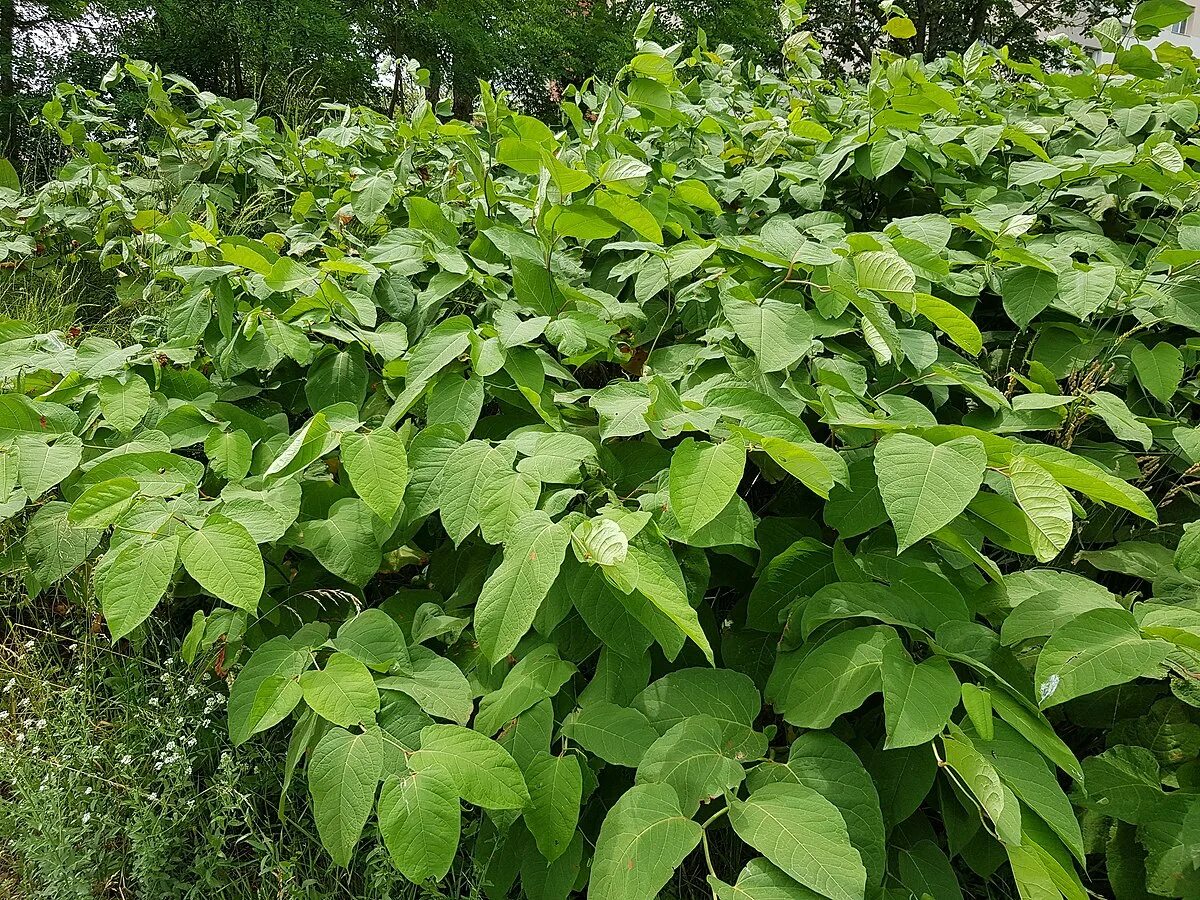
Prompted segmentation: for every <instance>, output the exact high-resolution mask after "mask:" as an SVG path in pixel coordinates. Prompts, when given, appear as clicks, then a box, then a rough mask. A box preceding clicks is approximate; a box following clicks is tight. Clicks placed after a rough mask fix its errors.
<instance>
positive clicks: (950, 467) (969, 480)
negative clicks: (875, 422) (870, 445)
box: [875, 434, 987, 550]
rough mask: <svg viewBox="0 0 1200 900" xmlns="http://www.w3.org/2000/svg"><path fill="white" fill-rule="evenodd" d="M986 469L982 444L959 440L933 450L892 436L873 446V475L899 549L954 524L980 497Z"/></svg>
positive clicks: (907, 436) (914, 439)
mask: <svg viewBox="0 0 1200 900" xmlns="http://www.w3.org/2000/svg"><path fill="white" fill-rule="evenodd" d="M986 466H987V453H986V451H985V450H984V446H983V444H982V443H981V442H980V441H979V440H978V439H977V438H973V437H961V438H955V439H954V440H951V441H947V442H946V443H944V444H938V445H934V444H931V443H929V441H926V440H925V439H924V438H919V437H917V436H916V435H911V434H890V435H888V436H886V437H884V438H883V439H882V440H881V441H880V442H879V443H878V444H877V445H876V447H875V473H876V475H877V476H878V478H879V492H880V494H881V496H882V497H883V505H884V508H885V509H887V513H888V516H889V518H891V520H892V524H893V525H894V526H895V527H896V539H897V542H898V544H899V549H900V550H904V549H906V548H908V547H911V546H912V545H913V544H915V543H916V542H917V541H919V540H920V539H921V538H923V537H927V536H928V535H930V534H933V533H934V532H935V531H938V530H939V529H941V528H942V527H943V526H945V525H948V524H949V523H950V522H951V521H953V520H954V519H955V518H956V517H957V516H958V515H959V513H961V512H962V511H963V510H964V509H966V507H967V504H968V503H970V502H971V498H973V497H974V496H975V495H976V494H977V493H978V492H979V486H980V485H981V484H982V483H983V473H984V469H985V467H986Z"/></svg>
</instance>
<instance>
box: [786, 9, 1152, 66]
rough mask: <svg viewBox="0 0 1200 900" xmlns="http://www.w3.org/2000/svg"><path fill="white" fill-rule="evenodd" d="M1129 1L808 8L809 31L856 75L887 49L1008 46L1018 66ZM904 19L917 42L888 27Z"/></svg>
mask: <svg viewBox="0 0 1200 900" xmlns="http://www.w3.org/2000/svg"><path fill="white" fill-rule="evenodd" d="M1131 5H1132V4H1131V3H1130V2H1129V0H1034V2H1030V3H1027V4H1025V3H1014V2H1012V0H914V2H913V3H911V4H908V3H905V4H904V5H903V7H899V6H894V5H891V4H888V3H879V2H877V0H810V2H809V3H808V4H807V5H806V8H805V11H806V13H807V15H808V17H809V26H810V27H811V28H812V30H813V33H814V34H815V35H816V37H817V38H818V40H820V41H821V43H822V45H823V46H824V49H825V52H826V54H827V55H828V56H829V57H830V58H832V59H836V60H840V61H841V62H842V63H843V64H844V65H846V66H847V67H848V68H851V69H857V68H861V67H863V66H865V65H866V64H867V63H868V62H870V59H871V53H872V51H873V50H874V49H876V48H878V47H887V48H889V49H892V50H895V51H897V52H899V53H919V54H921V55H922V56H924V58H925V59H934V58H935V57H938V56H944V55H945V54H946V53H950V52H956V53H961V52H962V51H963V50H965V49H966V48H967V47H970V46H971V45H972V44H973V43H975V42H976V41H981V42H983V43H986V44H989V45H991V46H993V47H1003V46H1005V45H1007V46H1008V48H1009V50H1010V52H1011V53H1012V54H1013V55H1014V56H1015V57H1017V58H1021V59H1027V58H1029V57H1031V56H1042V57H1043V58H1046V57H1054V56H1055V55H1056V51H1055V49H1054V48H1053V47H1051V46H1049V45H1048V44H1047V43H1046V36H1047V35H1049V34H1052V33H1054V32H1059V31H1062V30H1063V29H1064V28H1081V29H1083V30H1086V29H1087V28H1088V27H1090V26H1091V25H1094V24H1095V23H1096V22H1098V21H1100V20H1101V19H1103V18H1105V17H1107V16H1111V15H1118V14H1121V13H1124V12H1127V11H1128V10H1129V8H1130V6H1131ZM901 9H902V12H903V14H904V15H907V17H908V18H909V19H911V20H912V23H913V26H914V28H915V32H916V33H915V34H914V35H913V36H912V37H910V38H903V37H892V36H890V35H888V34H887V33H886V32H885V31H884V30H883V26H884V25H885V24H886V23H887V21H888V20H889V19H891V18H893V17H895V16H896V15H897V14H898V13H900V11H901Z"/></svg>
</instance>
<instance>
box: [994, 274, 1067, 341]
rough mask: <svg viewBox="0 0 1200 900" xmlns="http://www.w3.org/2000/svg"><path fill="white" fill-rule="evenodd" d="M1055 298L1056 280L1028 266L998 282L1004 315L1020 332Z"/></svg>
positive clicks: (1051, 275)
mask: <svg viewBox="0 0 1200 900" xmlns="http://www.w3.org/2000/svg"><path fill="white" fill-rule="evenodd" d="M1057 294H1058V276H1057V275H1056V274H1055V273H1053V272H1046V271H1044V270H1042V269H1035V268H1033V267H1032V266H1020V267H1018V268H1016V269H1012V270H1011V271H1009V272H1007V273H1005V275H1004V277H1003V278H1002V280H1001V282H1000V296H1001V297H1003V298H1004V311H1005V312H1007V313H1008V317H1009V318H1010V319H1012V320H1013V321H1014V322H1016V323H1017V325H1019V326H1020V327H1021V328H1025V327H1026V326H1028V325H1029V323H1030V322H1032V321H1033V320H1034V318H1035V317H1036V316H1037V315H1038V313H1040V312H1041V311H1042V310H1044V309H1045V308H1046V307H1047V306H1049V305H1050V304H1051V302H1053V300H1054V298H1055V296H1056V295H1057Z"/></svg>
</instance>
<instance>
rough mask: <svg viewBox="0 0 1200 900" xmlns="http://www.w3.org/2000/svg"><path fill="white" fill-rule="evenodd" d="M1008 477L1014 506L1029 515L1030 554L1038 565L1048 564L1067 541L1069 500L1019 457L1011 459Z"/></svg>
mask: <svg viewBox="0 0 1200 900" xmlns="http://www.w3.org/2000/svg"><path fill="white" fill-rule="evenodd" d="M1008 477H1009V478H1010V479H1011V481H1012V489H1013V496H1014V497H1016V500H1017V504H1018V505H1019V506H1020V507H1021V509H1023V510H1024V511H1025V514H1026V515H1027V516H1029V521H1030V523H1031V527H1030V528H1029V529H1028V534H1029V539H1030V544H1031V545H1032V547H1033V552H1034V555H1035V556H1036V557H1037V559H1038V562H1049V561H1050V560H1052V559H1054V557H1056V556H1058V554H1059V553H1061V552H1062V551H1063V549H1064V548H1065V547H1066V546H1067V543H1068V542H1069V541H1070V540H1071V530H1072V527H1073V518H1072V513H1071V497H1070V495H1069V494H1068V493H1067V490H1066V488H1064V487H1063V486H1062V485H1061V484H1059V483H1058V482H1057V481H1055V480H1054V477H1053V476H1052V475H1051V474H1050V473H1049V472H1047V471H1046V470H1045V469H1043V468H1042V467H1041V466H1039V465H1038V464H1037V463H1036V462H1033V461H1031V460H1029V459H1026V458H1025V457H1022V456H1014V457H1013V461H1012V463H1011V464H1010V465H1009V467H1008Z"/></svg>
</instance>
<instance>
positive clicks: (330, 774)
mask: <svg viewBox="0 0 1200 900" xmlns="http://www.w3.org/2000/svg"><path fill="white" fill-rule="evenodd" d="M382 765H383V746H382V742H381V739H380V736H379V729H378V728H374V727H372V728H368V729H367V730H366V731H364V732H362V733H361V734H354V733H353V732H350V731H346V730H345V729H343V728H331V729H329V730H328V731H327V732H325V734H324V735H323V736H322V737H321V739H320V740H319V741H317V745H316V746H315V747H313V750H312V756H311V758H310V759H309V761H308V791H309V793H310V794H311V795H312V802H313V818H314V819H316V822H317V833H318V834H320V835H321V843H322V844H324V845H325V849H326V850H328V851H329V855H330V856H332V857H333V861H334V862H335V863H337V864H338V865H339V866H348V865H349V864H350V856H351V854H352V853H353V852H354V846H355V845H356V844H357V843H358V839H359V838H360V837H361V836H362V831H363V826H365V825H366V824H367V817H368V816H369V815H370V814H371V808H372V807H373V806H374V805H375V788H376V787H378V785H379V775H380V771H381V767H382Z"/></svg>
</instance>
